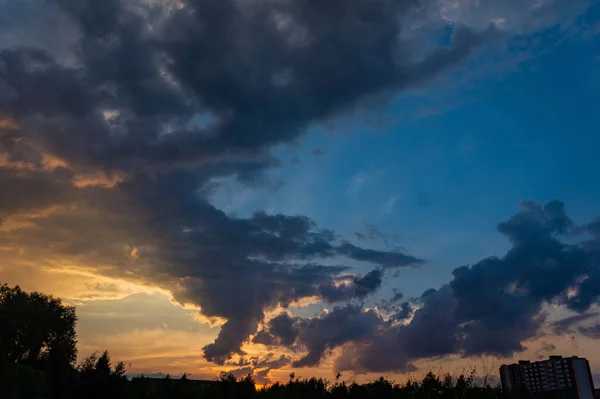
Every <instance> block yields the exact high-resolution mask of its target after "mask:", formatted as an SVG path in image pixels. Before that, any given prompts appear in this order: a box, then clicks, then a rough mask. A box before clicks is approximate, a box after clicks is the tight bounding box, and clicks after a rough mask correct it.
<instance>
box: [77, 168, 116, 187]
mask: <svg viewBox="0 0 600 399" xmlns="http://www.w3.org/2000/svg"><path fill="white" fill-rule="evenodd" d="M124 180H125V176H124V175H122V174H118V173H115V174H112V175H108V174H106V173H104V172H96V173H91V174H80V175H76V176H75V177H73V185H74V186H75V187H77V188H85V187H89V186H99V187H105V188H113V187H114V186H116V185H117V184H119V183H121V182H123V181H124Z"/></svg>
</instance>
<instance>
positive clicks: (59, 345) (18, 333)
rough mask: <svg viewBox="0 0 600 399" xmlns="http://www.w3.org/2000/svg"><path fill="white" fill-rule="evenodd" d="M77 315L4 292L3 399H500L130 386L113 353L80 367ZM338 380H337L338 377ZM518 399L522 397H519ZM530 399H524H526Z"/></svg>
mask: <svg viewBox="0 0 600 399" xmlns="http://www.w3.org/2000/svg"><path fill="white" fill-rule="evenodd" d="M76 320H77V318H76V316H75V309H74V308H72V307H69V306H65V305H63V304H62V303H61V301H60V300H59V299H56V298H53V297H52V296H48V295H44V294H40V293H35V292H34V293H26V292H24V291H23V290H21V289H20V288H19V287H9V286H7V285H0V398H1V399H30V398H31V399H105V398H106V399H192V398H195V399H204V398H216V399H218V398H230V399H237V398H240V399H241V398H244V399H245V398H264V399H278V398H290V399H294V398H307V399H308V398H336V399H337V398H339V399H341V398H356V399H359V398H365V399H366V398H373V399H375V398H376V399H386V398H406V399H470V398H482V399H485V398H489V399H497V398H500V397H501V390H500V388H499V387H497V386H496V387H492V386H490V385H485V384H484V385H483V386H477V385H476V384H474V379H473V375H471V376H460V377H458V378H452V377H451V376H449V375H448V376H444V377H443V378H440V377H438V376H436V375H434V374H433V373H429V374H427V375H426V376H425V377H424V378H423V379H422V380H420V381H416V380H410V381H408V382H407V383H405V384H395V383H393V382H390V381H388V380H386V379H384V378H380V379H378V380H375V381H371V382H368V383H365V384H358V383H345V382H337V381H336V382H334V383H331V382H329V381H327V380H325V379H322V378H311V379H298V378H295V376H294V375H293V374H291V375H290V379H289V381H287V382H286V383H274V384H272V385H269V386H266V387H263V388H261V389H257V388H256V385H255V383H254V380H253V379H252V376H250V375H249V376H246V377H243V378H240V379H236V378H235V377H234V376H233V375H231V374H223V375H221V377H220V378H219V379H218V380H216V381H195V380H191V379H189V378H187V376H186V375H185V374H184V375H183V376H182V377H181V378H177V379H173V378H170V377H169V376H166V377H165V378H162V379H156V378H147V377H143V376H140V377H135V378H132V379H128V378H127V376H126V368H125V365H124V364H123V363H116V364H113V362H112V361H111V358H110V355H109V353H108V352H104V353H102V354H101V355H99V356H98V355H97V354H92V355H91V356H89V357H87V358H85V359H84V360H83V361H82V362H81V363H80V364H78V365H76V364H75V358H76V355H77V350H76V336H75V323H76ZM338 377H339V375H338ZM519 396H521V395H519ZM523 396H525V395H523Z"/></svg>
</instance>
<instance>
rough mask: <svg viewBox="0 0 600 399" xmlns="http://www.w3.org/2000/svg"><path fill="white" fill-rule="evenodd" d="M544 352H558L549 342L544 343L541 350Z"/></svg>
mask: <svg viewBox="0 0 600 399" xmlns="http://www.w3.org/2000/svg"><path fill="white" fill-rule="evenodd" d="M540 350H541V351H542V352H552V351H555V350H556V345H554V344H551V343H549V342H542V347H541V348H540Z"/></svg>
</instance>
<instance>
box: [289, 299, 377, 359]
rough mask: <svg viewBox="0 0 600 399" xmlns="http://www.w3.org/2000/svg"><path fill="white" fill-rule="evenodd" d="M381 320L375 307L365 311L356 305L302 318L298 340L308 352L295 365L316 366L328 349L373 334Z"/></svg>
mask: <svg viewBox="0 0 600 399" xmlns="http://www.w3.org/2000/svg"><path fill="white" fill-rule="evenodd" d="M381 323H382V319H381V317H380V316H379V315H378V314H377V313H376V312H375V311H373V310H366V311H364V310H363V309H362V307H360V306H355V305H346V306H344V307H336V308H334V309H333V311H331V312H330V313H325V314H322V315H320V316H319V317H316V318H314V319H311V320H306V321H303V323H301V332H300V334H299V336H298V341H299V343H300V344H301V345H302V346H303V347H304V348H306V351H307V353H306V355H305V356H303V357H302V358H300V359H298V360H296V361H294V362H293V363H292V365H293V366H294V367H307V366H315V365H317V364H319V362H320V361H321V359H322V357H323V355H324V354H325V352H326V351H327V350H331V349H333V348H335V347H337V346H340V345H342V344H344V343H346V342H350V341H356V340H360V339H361V338H367V337H370V336H372V335H373V333H374V332H375V330H376V329H377V327H378V326H379V325H380V324H381Z"/></svg>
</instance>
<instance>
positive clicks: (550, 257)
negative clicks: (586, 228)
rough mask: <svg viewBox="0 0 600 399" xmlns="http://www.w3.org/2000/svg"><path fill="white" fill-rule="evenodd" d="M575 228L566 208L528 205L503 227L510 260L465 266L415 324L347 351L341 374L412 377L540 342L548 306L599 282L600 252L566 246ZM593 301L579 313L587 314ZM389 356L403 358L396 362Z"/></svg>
mask: <svg viewBox="0 0 600 399" xmlns="http://www.w3.org/2000/svg"><path fill="white" fill-rule="evenodd" d="M571 227H572V222H571V221H570V219H569V218H568V216H567V214H566V212H565V209H564V205H563V204H562V203H561V202H559V201H551V202H550V203H548V204H546V205H545V206H542V205H540V204H538V203H533V202H527V203H524V204H523V205H522V210H521V211H520V212H519V213H517V214H516V215H514V216H513V217H511V218H510V219H509V220H508V221H506V222H503V223H500V224H499V225H498V231H500V232H501V233H503V234H505V235H506V236H507V237H508V238H509V239H510V240H511V241H512V243H513V247H512V248H511V249H510V250H509V251H508V253H507V254H506V255H505V256H504V257H502V258H488V259H484V260H482V261H480V262H479V263H477V264H475V265H473V266H470V267H466V266H465V267H460V268H457V269H456V270H455V271H454V278H453V279H452V280H451V281H450V283H449V284H448V285H445V286H443V287H442V288H441V289H440V290H437V291H436V290H427V291H426V292H425V293H424V294H423V295H422V296H421V298H420V299H419V300H418V301H416V306H417V310H416V311H415V312H414V315H413V317H412V319H411V320H410V323H408V324H391V325H389V327H386V328H383V329H378V330H376V331H377V332H376V334H375V335H374V336H373V337H372V338H371V340H370V341H369V342H367V343H362V344H359V343H355V342H354V343H350V344H349V345H346V346H345V347H344V353H343V354H342V355H341V356H340V358H339V359H337V360H336V368H337V369H339V370H355V371H389V370H397V371H406V370H410V369H411V368H412V367H413V366H412V362H413V361H414V360H417V359H420V358H429V357H436V356H443V355H449V354H461V355H463V356H471V355H480V354H492V355H503V356H505V355H510V354H512V353H514V352H518V351H521V350H523V349H524V346H523V341H525V340H527V339H528V338H531V337H534V336H536V334H537V333H538V332H539V331H540V329H541V327H542V325H543V324H544V321H545V319H546V315H545V313H544V312H543V310H542V306H543V305H544V304H545V303H551V302H558V303H566V304H568V305H569V306H571V307H573V306H572V304H573V300H572V299H568V298H567V295H566V294H567V291H568V290H569V289H570V288H575V289H577V290H578V291H579V292H580V293H581V292H585V289H586V282H587V281H590V279H592V278H593V277H589V278H587V279H586V277H587V276H594V275H595V273H597V270H598V267H599V263H598V257H597V254H596V253H594V252H593V251H589V250H586V247H585V246H580V245H577V244H565V243H563V242H561V241H559V240H558V236H559V235H561V234H567V233H568V232H569V230H570V229H571ZM542 276H543V278H542ZM589 285H591V284H589ZM579 296H581V294H579ZM576 297H577V296H576ZM577 303H578V304H579V303H580V302H577ZM591 303H592V302H586V303H585V304H584V306H581V307H579V308H577V309H578V310H580V311H585V310H587V309H588V308H589V306H590V304H591ZM594 315H595V314H593V313H590V314H581V315H577V316H573V317H570V318H567V319H564V320H561V321H559V322H555V323H554V325H553V327H554V330H555V332H557V333H566V332H569V331H571V326H573V325H576V324H578V323H579V322H581V321H583V320H586V319H588V318H590V317H593V316H594ZM390 320H393V317H390ZM579 332H580V333H582V334H587V335H589V336H592V337H593V336H594V334H595V333H596V328H595V326H592V327H583V326H580V327H579ZM386 353H395V354H396V356H394V357H393V359H390V357H389V356H386V355H385V354H386Z"/></svg>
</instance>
